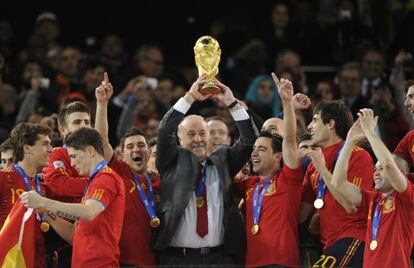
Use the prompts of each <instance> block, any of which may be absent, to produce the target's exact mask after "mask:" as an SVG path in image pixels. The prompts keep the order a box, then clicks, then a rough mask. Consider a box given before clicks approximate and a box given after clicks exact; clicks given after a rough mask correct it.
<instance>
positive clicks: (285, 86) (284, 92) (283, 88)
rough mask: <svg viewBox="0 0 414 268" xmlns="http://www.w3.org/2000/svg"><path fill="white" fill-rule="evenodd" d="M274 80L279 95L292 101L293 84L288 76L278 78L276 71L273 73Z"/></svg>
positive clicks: (285, 99) (283, 99)
mask: <svg viewBox="0 0 414 268" xmlns="http://www.w3.org/2000/svg"><path fill="white" fill-rule="evenodd" d="M272 78H273V81H274V82H275V84H276V86H277V90H278V91H279V96H280V98H281V99H282V101H292V99H293V86H292V82H290V81H289V79H286V78H281V79H280V80H279V78H277V76H276V74H275V73H272Z"/></svg>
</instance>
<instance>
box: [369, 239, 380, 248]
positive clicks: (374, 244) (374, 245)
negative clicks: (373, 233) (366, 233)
mask: <svg viewBox="0 0 414 268" xmlns="http://www.w3.org/2000/svg"><path fill="white" fill-rule="evenodd" d="M377 246H378V242H377V240H372V241H371V243H370V244H369V249H370V250H375V249H376V248H377Z"/></svg>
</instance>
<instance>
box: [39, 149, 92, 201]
mask: <svg viewBox="0 0 414 268" xmlns="http://www.w3.org/2000/svg"><path fill="white" fill-rule="evenodd" d="M48 162H49V163H48V165H47V166H46V167H45V168H43V174H44V176H45V183H46V185H47V186H48V187H49V188H50V190H51V191H52V192H53V194H54V196H55V198H56V200H59V201H62V202H69V203H80V201H81V198H82V195H83V192H84V190H85V187H86V184H87V183H88V178H87V177H82V176H80V175H79V174H78V172H77V171H76V169H74V168H73V167H72V166H71V165H70V157H69V155H68V151H67V149H66V148H63V147H56V148H53V151H52V152H51V153H50V154H49V161H48Z"/></svg>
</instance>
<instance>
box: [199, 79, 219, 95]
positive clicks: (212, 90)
mask: <svg viewBox="0 0 414 268" xmlns="http://www.w3.org/2000/svg"><path fill="white" fill-rule="evenodd" d="M199 91H200V93H201V94H203V95H207V94H212V95H214V94H219V93H222V92H223V90H222V89H221V88H219V87H218V86H217V85H216V84H215V83H214V82H207V83H205V84H204V85H203V86H202V87H201V88H200V89H199Z"/></svg>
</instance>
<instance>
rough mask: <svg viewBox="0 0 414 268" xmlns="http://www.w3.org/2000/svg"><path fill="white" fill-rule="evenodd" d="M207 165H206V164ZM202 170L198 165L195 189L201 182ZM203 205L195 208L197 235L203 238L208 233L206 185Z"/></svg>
mask: <svg viewBox="0 0 414 268" xmlns="http://www.w3.org/2000/svg"><path fill="white" fill-rule="evenodd" d="M206 165H207V164H206ZM204 168H207V167H204ZM202 169H203V167H202V166H201V165H200V166H199V169H198V177H197V185H196V186H197V187H198V184H199V183H200V181H201V176H202ZM205 182H206V178H204V183H205ZM202 196H203V200H204V202H203V205H202V206H201V207H197V206H196V208H197V229H196V230H197V234H198V235H199V236H200V237H201V238H203V237H204V236H206V234H207V233H208V216H207V185H205V186H204V191H203V195H202Z"/></svg>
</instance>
